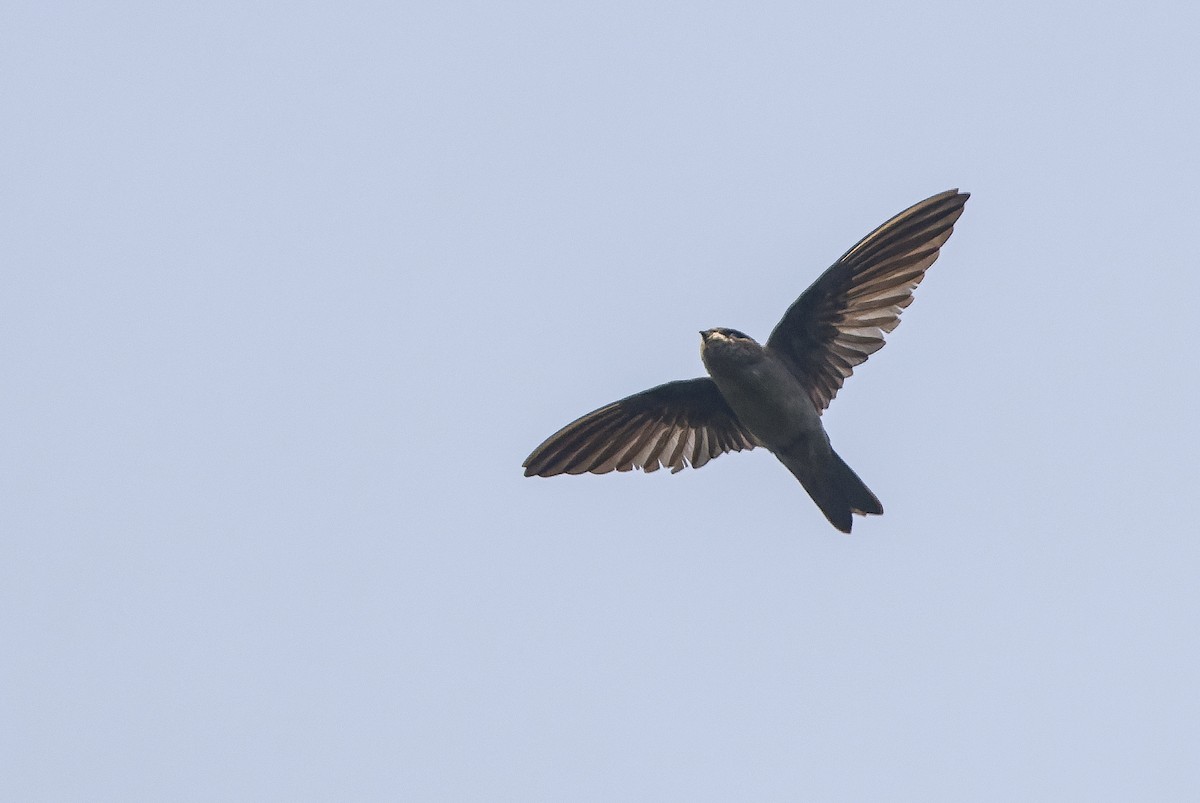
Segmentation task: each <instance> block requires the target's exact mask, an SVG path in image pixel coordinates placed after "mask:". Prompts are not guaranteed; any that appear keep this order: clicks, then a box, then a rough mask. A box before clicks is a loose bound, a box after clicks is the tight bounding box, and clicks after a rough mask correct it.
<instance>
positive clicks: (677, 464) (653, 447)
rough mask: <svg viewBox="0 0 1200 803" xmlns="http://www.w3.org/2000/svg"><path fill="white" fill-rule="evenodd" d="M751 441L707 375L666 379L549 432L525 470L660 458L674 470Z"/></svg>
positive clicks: (651, 466) (649, 467)
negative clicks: (675, 379) (661, 382)
mask: <svg viewBox="0 0 1200 803" xmlns="http://www.w3.org/2000/svg"><path fill="white" fill-rule="evenodd" d="M754 446H755V441H754V436H752V435H751V434H750V433H749V432H748V431H747V430H746V429H745V427H743V426H742V425H741V422H739V421H738V419H737V416H736V415H734V412H733V410H731V409H730V408H729V404H728V403H727V402H726V401H725V398H724V397H723V396H722V395H721V392H720V391H719V390H717V386H716V385H715V384H714V383H713V381H712V380H711V379H709V378H708V377H703V378H701V379H686V380H681V381H679V382H668V383H667V384H665V385H659V386H658V387H656V388H651V389H650V390H646V391H643V392H641V393H635V394H634V395H632V396H629V397H628V398H625V399H621V400H620V401H616V402H613V403H612V404H609V405H606V406H604V407H601V408H600V409H599V410H594V411H592V412H590V413H588V414H587V415H585V416H583V417H582V418H579V419H577V420H575V421H573V422H571V423H570V424H567V425H566V426H565V427H563V428H562V429H560V430H559V431H558V432H556V433H554V434H553V435H551V436H550V437H549V438H547V439H546V440H545V442H544V443H542V445H541V446H539V447H538V448H536V449H534V450H533V454H531V455H529V457H527V458H525V462H524V463H523V465H524V466H525V476H526V477H533V476H539V477H552V476H554V475H555V474H583V473H586V472H591V473H592V474H607V473H608V472H610V471H612V470H613V469H616V470H617V471H629V470H630V469H634V468H640V469H642V470H643V471H646V472H650V471H657V470H658V469H659V468H660V467H661V466H667V467H669V468H670V469H671V473H675V472H677V471H682V470H683V468H684V467H685V466H687V465H688V464H691V465H692V466H694V467H695V468H699V467H700V466H702V465H704V464H705V463H707V462H708V461H709V460H711V459H713V458H714V457H717V456H719V455H722V454H724V453H725V452H739V451H741V450H743V449H753V448H754Z"/></svg>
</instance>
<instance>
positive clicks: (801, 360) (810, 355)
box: [524, 190, 969, 532]
mask: <svg viewBox="0 0 1200 803" xmlns="http://www.w3.org/2000/svg"><path fill="white" fill-rule="evenodd" d="M968 197H969V196H968V194H967V193H960V192H958V191H957V190H949V191H947V192H943V193H941V194H939V195H935V196H933V197H932V198H928V199H926V200H924V201H922V202H920V203H919V204H916V205H915V206H912V207H910V208H909V209H906V210H905V211H903V212H901V213H900V214H899V215H896V216H895V217H894V218H892V219H891V220H889V221H888V222H886V223H884V224H883V225H882V226H880V227H879V228H877V229H875V231H873V232H871V233H870V234H868V235H867V236H866V237H864V238H863V239H862V240H860V241H859V242H858V243H857V244H856V245H855V246H854V247H853V248H851V249H850V250H849V251H847V252H846V253H845V254H843V255H842V257H841V258H840V259H838V260H837V261H836V262H835V263H834V264H833V266H832V267H830V268H829V269H828V270H827V271H825V272H824V273H823V274H821V276H820V277H819V278H818V279H817V280H816V281H815V282H813V284H812V285H811V286H810V287H809V288H808V289H807V290H806V291H804V293H803V294H802V295H801V296H800V297H799V298H798V299H797V300H796V302H795V303H794V304H792V306H791V307H789V308H788V311H787V312H786V313H784V316H783V319H782V320H781V321H780V322H779V324H778V325H777V326H776V327H775V330H774V331H773V332H771V336H770V337H768V338H767V342H766V344H765V345H759V344H758V343H756V342H755V341H754V340H753V339H752V338H750V337H749V336H747V335H745V334H743V333H742V332H740V331H738V330H736V329H726V328H716V329H708V330H705V331H704V332H701V333H700V334H701V336H702V338H703V341H702V344H701V358H702V359H703V361H704V365H705V368H706V369H707V370H708V373H709V376H708V377H702V378H699V379H688V380H682V381H678V382H669V383H667V384H665V385H659V386H658V387H655V388H651V389H650V390H646V391H643V392H641V393H635V394H634V395H632V396H629V397H626V398H624V399H621V400H620V401H616V402H613V403H612V404H609V405H606V406H604V407H601V408H600V409H599V410H595V411H593V412H590V413H588V414H587V415H585V416H583V417H582V418H579V419H577V420H576V421H574V422H572V423H570V424H568V425H567V426H565V427H563V428H562V429H560V430H559V431H558V432H556V433H555V434H553V435H551V436H550V437H549V438H547V439H546V441H545V442H543V443H542V444H541V445H540V446H538V447H537V448H536V449H534V450H533V453H532V454H530V455H529V457H528V458H526V460H525V463H524V466H525V476H527V477H529V476H535V475H536V476H542V477H550V476H553V475H555V474H583V473H587V472H591V473H594V474H604V473H607V472H609V471H613V470H614V469H615V470H617V471H629V470H630V469H634V468H640V469H642V470H643V471H647V472H649V471H655V470H657V469H658V468H660V467H662V466H667V467H669V468H670V469H671V471H672V472H673V473H674V472H677V471H680V470H682V469H683V468H684V467H685V466H687V465H691V466H694V467H697V468H699V467H700V466H702V465H704V464H705V463H707V462H708V461H709V460H711V459H712V458H714V457H717V456H719V455H721V454H724V453H725V452H731V451H732V452H736V451H742V450H743V449H753V448H754V447H755V446H763V447H765V448H767V449H769V450H770V451H771V452H772V453H773V454H775V456H776V457H777V458H779V460H780V461H781V462H782V463H783V464H784V465H785V466H787V467H788V469H789V470H790V471H791V472H792V473H793V474H794V475H795V476H796V478H797V479H798V480H800V483H801V484H802V485H803V486H804V488H805V490H807V491H808V493H809V495H810V496H812V498H813V500H814V501H815V502H816V503H817V505H818V506H819V507H820V508H821V511H822V512H823V513H824V514H825V516H826V517H827V518H828V519H829V521H830V522H831V523H832V524H833V525H834V526H835V527H837V528H838V529H839V530H841V531H843V532H850V527H851V518H850V517H851V514H852V513H857V514H860V515H866V514H869V513H874V514H879V513H882V512H883V506H882V505H880V503H879V500H878V499H876V497H875V495H874V494H873V493H871V491H870V490H869V489H868V488H867V486H866V485H865V484H863V482H862V480H860V479H859V478H858V476H857V475H856V474H855V473H854V472H853V471H852V470H851V469H850V467H849V466H847V465H846V464H845V462H843V461H842V459H841V458H840V457H839V456H838V455H837V453H835V452H834V451H833V448H832V447H831V446H830V444H829V436H828V435H827V434H826V433H825V429H824V427H823V426H822V425H821V420H820V415H821V412H822V411H823V410H824V409H825V408H826V407H828V406H829V402H830V401H832V400H833V398H834V397H835V396H836V395H837V392H838V390H840V389H841V387H842V383H843V382H844V381H845V379H846V377H848V376H850V375H851V374H852V373H853V372H854V368H855V367H856V366H858V365H860V364H862V363H863V362H865V361H866V360H867V358H868V357H869V356H870V355H871V354H874V353H875V352H876V351H878V350H879V349H881V348H883V344H884V335H885V334H887V333H888V332H891V331H892V330H893V329H895V328H896V326H897V325H899V323H900V313H901V312H903V310H904V308H905V307H907V306H908V305H909V304H911V303H912V293H913V290H914V289H915V288H916V286H917V285H918V284H920V282H921V280H922V279H923V278H924V277H925V271H926V270H927V269H928V268H929V266H930V265H932V264H933V263H934V261H936V260H937V258H938V253H939V249H940V248H941V247H942V246H943V245H944V244H945V243H946V241H947V240H948V239H949V238H950V234H951V233H952V232H953V231H954V223H955V221H957V220H958V218H959V216H960V215H961V214H962V211H963V205H964V204H965V203H966V202H967V198H968Z"/></svg>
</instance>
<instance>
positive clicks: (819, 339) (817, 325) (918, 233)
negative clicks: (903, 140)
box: [767, 190, 970, 411]
mask: <svg viewBox="0 0 1200 803" xmlns="http://www.w3.org/2000/svg"><path fill="white" fill-rule="evenodd" d="M969 197H970V195H969V194H968V193H965V192H959V191H958V190H947V191H946V192H943V193H940V194H938V195H935V196H933V197H932V198H927V199H926V200H924V201H921V202H920V203H919V204H917V205H915V206H911V207H909V208H908V209H905V210H904V211H903V212H901V213H900V214H898V215H896V216H895V217H894V218H892V219H891V220H889V221H888V222H887V223H884V224H883V225H882V226H880V227H879V228H877V229H875V231H873V232H871V233H870V234H868V235H867V236H866V237H864V238H862V239H861V240H859V242H858V244H857V245H855V246H854V247H853V248H851V249H850V250H849V251H847V252H846V253H845V254H844V255H842V258H841V259H839V260H838V261H837V262H835V263H833V266H832V267H831V268H829V270H827V271H825V272H824V273H823V274H821V276H820V278H818V279H817V280H816V281H815V282H813V283H812V286H811V287H809V288H808V289H807V290H805V291H804V294H803V295H801V296H800V298H798V299H796V302H795V303H794V304H792V306H791V307H790V308H789V309H788V311H787V312H786V313H785V314H784V316H783V320H781V321H780V322H779V325H778V326H776V327H775V331H773V332H771V336H770V337H769V338H768V339H767V348H769V349H771V350H772V351H774V352H775V353H776V354H778V355H780V356H781V357H783V358H784V359H785V360H786V361H787V362H788V363H789V364H790V365H791V367H792V370H793V371H794V372H795V373H796V374H797V376H799V377H800V379H801V381H803V382H804V385H805V387H806V388H807V390H808V395H809V396H810V397H811V398H812V402H813V404H814V405H816V408H817V410H818V411H820V410H824V409H825V408H826V407H828V406H829V402H830V401H832V400H833V397H834V396H836V395H837V392H838V390H840V389H841V387H842V382H844V381H845V379H846V377H848V376H850V375H851V374H852V373H854V366H856V365H860V364H861V363H864V362H866V360H867V357H869V356H870V355H872V354H874V353H875V352H876V351H879V349H881V348H883V336H884V334H886V333H887V332H890V331H892V330H893V329H895V328H896V327H897V326H898V325H899V324H900V313H901V312H902V311H903V310H904V308H905V307H907V306H908V305H909V304H911V303H912V300H913V296H912V293H913V290H914V289H915V288H916V286H917V285H918V284H920V283H921V280H922V279H924V278H925V271H926V270H927V269H928V268H929V266H930V265H932V264H933V263H934V262H935V261H936V260H937V258H938V251H939V249H940V248H941V247H942V246H943V245H945V243H946V240H948V239H950V235H951V233H953V231H954V222H955V221H956V220H958V218H959V215H961V214H962V212H963V205H964V204H965V203H966V202H967V198H969Z"/></svg>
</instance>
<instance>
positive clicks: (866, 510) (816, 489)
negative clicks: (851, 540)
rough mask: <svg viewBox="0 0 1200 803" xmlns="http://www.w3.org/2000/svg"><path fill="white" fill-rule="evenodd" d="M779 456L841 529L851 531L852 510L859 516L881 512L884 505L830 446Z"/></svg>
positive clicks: (822, 510)
mask: <svg viewBox="0 0 1200 803" xmlns="http://www.w3.org/2000/svg"><path fill="white" fill-rule="evenodd" d="M778 457H779V459H780V460H781V461H783V464H784V465H785V466H787V467H788V470H790V471H791V472H792V473H793V474H794V475H796V479H798V480H800V484H801V485H803V486H804V490H806V491H808V495H809V496H811V497H812V498H813V501H814V502H816V503H817V507H819V508H821V512H822V513H824V514H825V518H827V519H829V523H830V524H832V525H833V526H834V527H837V528H838V529H839V530H841V531H842V532H844V533H848V532H850V524H851V518H850V514H852V513H857V514H859V515H860V516H865V515H867V514H874V515H879V514H881V513H883V505H881V504H879V500H878V499H877V498H875V494H873V493H871V489H870V488H868V487H867V486H866V484H865V483H863V481H862V480H860V479H859V478H858V475H857V474H855V473H854V470H853V469H852V468H850V466H848V465H846V461H845V460H842V458H841V457H839V456H838V454H837V452H835V451H833V449H828V450H827V451H824V450H823V453H822V454H816V455H814V454H812V453H808V454H805V455H803V456H800V455H797V456H794V457H789V456H788V455H778Z"/></svg>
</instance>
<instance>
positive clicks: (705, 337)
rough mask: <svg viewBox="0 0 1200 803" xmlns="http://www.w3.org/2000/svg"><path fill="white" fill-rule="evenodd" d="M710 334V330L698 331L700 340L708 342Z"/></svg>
mask: <svg viewBox="0 0 1200 803" xmlns="http://www.w3.org/2000/svg"><path fill="white" fill-rule="evenodd" d="M711 334H712V329H701V330H700V339H701V340H708V336H709V335H711Z"/></svg>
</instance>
